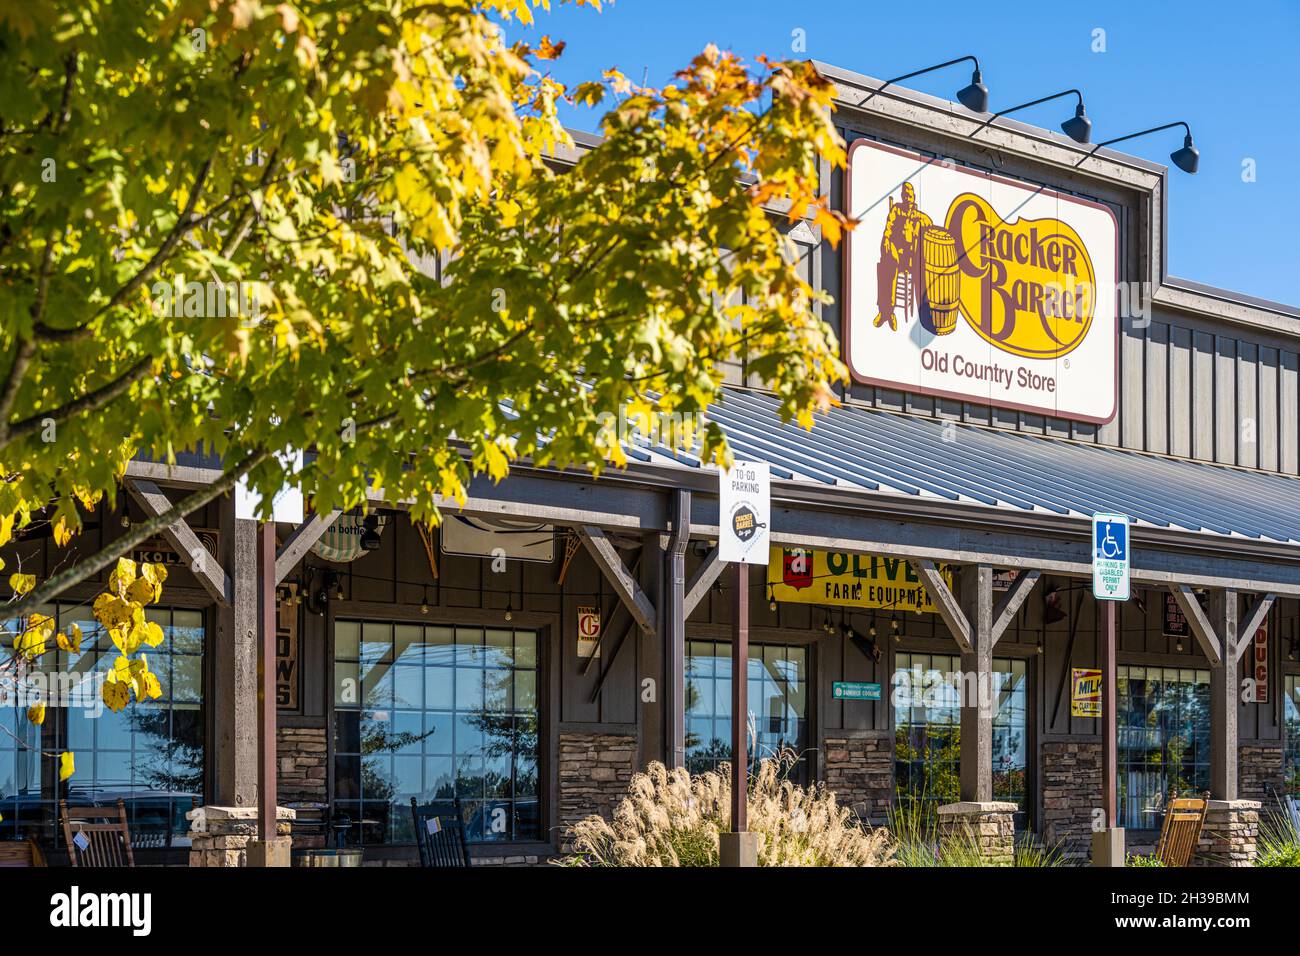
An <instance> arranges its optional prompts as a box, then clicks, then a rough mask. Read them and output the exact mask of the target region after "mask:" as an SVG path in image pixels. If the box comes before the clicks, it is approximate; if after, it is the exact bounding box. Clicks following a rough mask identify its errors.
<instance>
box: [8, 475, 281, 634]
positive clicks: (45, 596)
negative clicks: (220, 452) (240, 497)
mask: <svg viewBox="0 0 1300 956" xmlns="http://www.w3.org/2000/svg"><path fill="white" fill-rule="evenodd" d="M268 455H269V453H268V452H266V451H260V450H259V451H254V452H252V453H250V454H249V455H247V456H246V457H245V458H244V459H243V460H242V461H240V462H239V463H238V464H236V465H235V466H234V467H233V468H232V469H231V470H230V471H227V472H226V473H225V474H223V475H222V476H221V477H220V478H218V479H217V480H216V481H214V482H213V483H212V484H210V485H208V486H207V487H206V488H199V489H198V490H196V491H193V492H191V493H190V494H188V495H186V496H185V497H184V498H182V499H181V500H180V501H178V502H176V504H174V505H172V506H171V507H170V508H168V509H167V510H166V511H164V512H163V513H162V514H160V515H155V516H154V517H152V518H149V519H148V520H147V521H142V522H140V523H139V524H136V525H132V526H131V530H130V531H128V532H127V533H126V534H124V535H122V537H120V538H115V539H114V540H113V541H110V542H109V543H108V544H106V545H105V546H104V547H102V548H100V549H99V550H98V551H97V552H95V553H94V554H93V555H91V556H90V557H88V558H85V559H83V560H81V561H78V562H77V563H76V564H74V565H72V567H70V568H68V569H67V570H66V571H61V572H59V573H58V574H56V575H54V576H53V577H50V578H48V579H46V581H45V582H44V583H43V584H41V585H39V586H38V587H35V588H33V589H32V590H30V591H28V592H27V593H26V594H24V595H23V596H22V597H21V598H20V599H19V600H17V601H15V602H14V603H13V604H10V605H8V606H7V607H5V614H6V615H7V616H9V617H11V618H12V617H19V616H20V615H23V614H26V613H28V612H30V611H33V610H35V609H36V608H37V607H38V606H39V605H41V604H44V603H46V602H48V601H52V600H53V599H54V598H56V597H58V596H59V595H60V594H61V593H63V592H64V591H65V590H67V589H68V588H70V587H72V586H73V585H74V584H79V583H80V582H82V581H84V580H86V578H88V577H90V576H91V575H93V574H98V573H99V572H100V571H102V570H104V569H105V568H106V567H108V566H109V565H110V564H112V563H113V562H114V561H116V560H117V558H118V557H119V556H121V555H122V554H125V553H126V552H127V551H130V550H131V549H132V548H134V547H135V546H136V545H138V544H140V543H141V542H143V541H146V540H148V539H149V538H152V537H153V536H154V535H156V534H159V533H161V532H162V530H163V529H164V528H170V527H171V526H172V525H174V524H175V523H176V522H177V521H180V520H181V519H182V518H184V517H186V516H187V515H189V514H190V513H191V512H193V511H196V510H198V509H199V508H202V507H203V506H204V505H206V504H207V503H208V502H210V501H213V500H214V499H216V498H218V497H220V496H221V495H223V494H225V493H226V492H227V491H229V490H230V489H231V488H233V487H234V486H235V483H236V482H237V481H239V479H240V478H242V477H243V476H244V475H246V474H247V473H248V472H249V471H250V470H251V469H253V468H255V467H256V466H257V465H259V464H261V463H262V462H263V461H265V460H266V458H267V457H268Z"/></svg>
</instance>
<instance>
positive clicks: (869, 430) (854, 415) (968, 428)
mask: <svg viewBox="0 0 1300 956" xmlns="http://www.w3.org/2000/svg"><path fill="white" fill-rule="evenodd" d="M777 407H778V403H777V400H776V399H775V398H773V397H772V396H770V395H765V394H761V393H757V392H751V391H747V390H743V389H738V388H728V389H726V390H725V391H724V397H723V400H722V401H721V402H719V403H718V404H716V405H714V406H712V407H711V408H710V409H709V412H708V417H709V418H710V419H711V420H712V421H715V422H717V423H718V424H719V425H720V426H721V427H722V429H723V431H725V432H726V435H727V440H728V442H729V443H730V445H731V448H732V451H733V453H734V454H735V456H736V457H737V458H738V459H742V460H745V461H765V462H767V463H768V464H769V465H770V466H771V470H772V475H773V477H775V478H780V479H786V480H790V481H795V482H806V483H810V484H813V485H818V484H820V485H835V486H839V487H847V488H854V487H856V488H861V489H862V490H863V491H865V492H870V493H872V494H873V495H875V494H883V495H898V496H908V497H912V498H922V499H925V498H928V499H931V500H946V501H949V502H953V503H962V502H964V503H968V504H973V505H983V506H986V507H991V508H998V509H1003V510H1006V511H1011V512H1018V513H1037V514H1047V515H1053V514H1054V515H1059V516H1062V517H1085V518H1090V517H1091V516H1092V515H1093V514H1095V513H1097V512H1119V513H1123V514H1128V515H1129V516H1130V517H1131V518H1132V519H1133V520H1134V522H1135V524H1137V525H1147V526H1151V527H1159V528H1171V529H1175V530H1182V531H1191V532H1200V533H1206V534H1212V535H1218V536H1226V537H1239V538H1248V539H1253V540H1256V541H1273V542H1282V543H1287V544H1291V543H1300V479H1298V478H1292V477H1288V476H1285V475H1277V474H1271V473H1267V472H1262V471H1249V470H1245V469H1241V468H1231V467H1225V466H1222V465H1215V464H1211V463H1208V462H1205V463H1202V462H1193V461H1186V460H1182V459H1175V458H1166V457H1161V456H1157V455H1151V454H1146V453H1141V452H1134V451H1128V450H1125V449H1119V448H1109V447H1106V446H1102V445H1087V444H1081V443H1079V442H1071V441H1062V440H1059V439H1054V438H1047V437H1042V436H1038V435H1027V434H1024V433H1019V432H1011V431H999V430H996V429H991V428H985V427H978V426H974V425H966V424H962V423H960V422H955V421H946V420H941V419H933V418H924V417H920V416H916V415H906V414H899V413H893V412H884V411H878V410H875V409H870V408H864V407H860V406H852V405H844V406H840V407H837V408H833V409H831V410H830V411H828V412H826V413H823V414H818V415H816V416H815V425H814V427H813V428H812V430H811V431H806V430H805V429H803V428H801V427H800V426H798V425H796V424H794V423H790V424H782V423H781V420H780V418H779V417H778V415H777ZM627 450H628V453H629V455H630V456H631V457H633V458H634V459H636V460H639V461H642V462H645V463H656V464H665V463H672V464H675V465H677V466H683V465H684V466H688V467H695V468H700V467H704V466H703V463H702V462H701V461H700V460H699V459H698V458H694V457H692V456H690V455H689V454H686V453H682V452H676V453H674V452H672V451H671V450H669V449H668V448H665V447H663V446H660V445H651V444H648V443H644V442H642V443H638V444H637V445H635V446H631V447H628V449H627Z"/></svg>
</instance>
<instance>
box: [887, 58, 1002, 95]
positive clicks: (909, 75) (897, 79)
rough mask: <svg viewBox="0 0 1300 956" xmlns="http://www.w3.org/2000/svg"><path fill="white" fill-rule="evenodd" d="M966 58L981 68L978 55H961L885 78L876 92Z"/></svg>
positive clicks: (976, 67) (977, 67)
mask: <svg viewBox="0 0 1300 956" xmlns="http://www.w3.org/2000/svg"><path fill="white" fill-rule="evenodd" d="M964 60H970V61H971V62H972V63H974V64H975V69H977V70H978V69H979V68H980V61H979V59H978V58H977V57H974V56H959V57H957V59H955V60H948V61H947V62H946V63H936V64H935V65H934V66H927V67H926V68H925V69H923V70H915V71H913V72H911V73H904V74H903V75H902V76H896V77H894V78H893V79H892V80H885V82H884V83H882V84H881V85H880V86H878V87H876V92H877V93H879V92H880V91H881V90H883V89H884V88H885V87H886V86H888V85H889V84H890V83H898V82H901V81H902V80H910V79H911V78H912V77H914V76H920V75H921V74H922V73H929V72H931V71H932V70H942V69H943V68H944V67H945V66H952V65H953V64H954V63H961V62H962V61H964Z"/></svg>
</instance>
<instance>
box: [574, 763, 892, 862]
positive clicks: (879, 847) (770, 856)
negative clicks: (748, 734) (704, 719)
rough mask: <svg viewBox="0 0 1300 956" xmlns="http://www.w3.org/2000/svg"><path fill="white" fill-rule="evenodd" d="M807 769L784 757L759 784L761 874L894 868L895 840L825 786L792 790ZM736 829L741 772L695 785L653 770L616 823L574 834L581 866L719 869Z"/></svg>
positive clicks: (657, 767) (753, 816)
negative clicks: (796, 773)
mask: <svg viewBox="0 0 1300 956" xmlns="http://www.w3.org/2000/svg"><path fill="white" fill-rule="evenodd" d="M797 761H798V757H797V755H796V754H795V753H794V752H793V751H789V750H787V751H782V752H781V753H779V754H777V755H776V756H775V757H771V758H768V759H764V760H762V761H760V762H759V764H758V768H757V770H756V772H754V773H752V774H751V775H750V778H749V792H748V796H749V800H748V812H749V829H750V830H751V831H752V832H753V833H755V834H757V836H758V865H759V866H893V865H895V860H894V845H893V841H892V840H891V839H890V836H889V833H888V832H887V831H885V830H882V829H873V828H871V827H868V826H865V825H864V824H862V823H861V822H859V820H858V818H857V816H856V815H855V814H854V813H853V811H852V810H850V809H849V808H848V807H844V806H840V805H839V804H838V803H837V802H836V798H835V794H834V793H832V792H831V791H829V790H827V789H826V788H825V787H824V786H823V785H821V784H813V785H811V786H808V787H804V786H802V785H800V784H797V783H795V782H793V781H792V780H790V771H791V770H792V769H793V768H794V766H795V764H796V763H797ZM730 827H731V767H730V766H729V765H728V764H722V765H720V766H719V767H718V769H717V770H710V771H706V772H704V773H699V774H695V775H691V774H689V773H687V772H686V771H685V770H682V769H677V770H669V769H668V768H667V767H665V766H664V765H663V764H661V763H652V764H651V765H650V766H649V768H648V769H647V770H646V772H644V773H638V774H636V775H635V776H634V777H633V778H632V782H631V784H630V786H629V792H628V795H627V796H626V797H625V798H624V799H623V800H622V801H621V802H620V803H619V805H618V807H617V808H616V809H615V811H614V814H613V818H612V819H611V820H606V819H604V818H602V817H600V816H596V815H592V816H589V817H587V818H585V819H584V820H581V821H580V822H579V823H577V824H576V825H575V826H573V827H572V829H571V830H570V831H569V834H568V835H569V839H570V842H571V843H572V845H573V848H574V851H575V855H574V856H572V857H570V858H569V859H568V860H567V861H566V862H568V863H569V864H570V865H576V866H718V865H719V855H718V834H719V833H722V832H725V831H727V830H729V829H730Z"/></svg>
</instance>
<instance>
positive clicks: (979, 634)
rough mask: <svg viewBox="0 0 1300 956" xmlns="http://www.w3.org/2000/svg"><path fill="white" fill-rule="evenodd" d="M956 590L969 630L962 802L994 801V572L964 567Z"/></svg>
mask: <svg viewBox="0 0 1300 956" xmlns="http://www.w3.org/2000/svg"><path fill="white" fill-rule="evenodd" d="M958 588H959V591H960V594H961V599H960V601H961V607H962V613H963V614H964V616H965V618H966V622H967V625H968V627H969V629H970V649H969V650H963V652H962V655H961V669H962V685H963V686H962V690H963V693H962V704H961V799H962V800H963V801H968V802H977V803H987V802H989V801H991V800H992V799H993V711H994V702H993V693H992V691H993V568H992V567H991V566H990V565H987V564H979V565H972V566H970V567H966V568H963V569H962V571H961V581H960V583H959V585H958ZM972 678H973V679H974V681H973V684H972Z"/></svg>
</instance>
